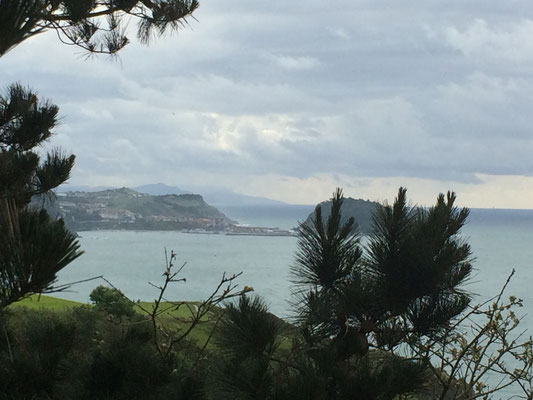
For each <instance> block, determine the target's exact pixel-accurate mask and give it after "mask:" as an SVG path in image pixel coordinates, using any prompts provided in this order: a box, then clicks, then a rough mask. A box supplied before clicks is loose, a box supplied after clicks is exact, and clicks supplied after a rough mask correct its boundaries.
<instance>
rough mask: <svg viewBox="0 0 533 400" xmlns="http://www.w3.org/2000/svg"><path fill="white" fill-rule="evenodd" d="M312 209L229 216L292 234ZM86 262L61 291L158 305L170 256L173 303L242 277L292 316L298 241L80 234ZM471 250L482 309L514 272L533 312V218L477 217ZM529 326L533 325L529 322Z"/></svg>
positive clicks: (233, 211) (500, 213)
mask: <svg viewBox="0 0 533 400" xmlns="http://www.w3.org/2000/svg"><path fill="white" fill-rule="evenodd" d="M312 209H313V207H312V206H274V207H272V206H271V207H233V208H232V207H226V208H222V211H223V212H225V214H226V215H227V216H228V217H230V218H232V219H234V220H236V221H238V222H239V223H241V224H243V225H248V226H264V227H278V228H280V229H291V228H294V227H296V226H297V225H298V223H299V222H301V221H303V220H305V218H306V217H307V215H308V214H309V213H310V212H311V211H312ZM79 235H80V238H79V242H80V244H81V249H82V250H83V251H84V254H83V255H82V256H81V257H80V258H78V259H77V260H76V261H74V262H73V263H71V264H70V265H69V266H68V267H67V268H65V269H64V270H63V271H61V272H60V273H59V275H58V278H59V279H58V282H57V284H58V285H63V284H67V283H70V282H76V281H80V280H85V279H90V278H94V277H98V276H103V277H105V279H107V280H108V281H109V282H111V283H112V284H113V285H114V286H116V287H117V288H120V290H122V291H123V292H124V293H125V294H126V295H127V296H128V297H129V298H131V299H135V300H136V299H140V300H151V299H154V298H155V297H156V295H157V290H156V289H155V288H154V287H153V286H152V285H151V284H154V285H156V286H157V285H158V284H159V283H161V282H162V280H163V279H162V278H163V277H162V273H163V272H164V270H165V266H166V255H165V254H167V256H168V255H169V254H170V252H171V251H173V252H175V253H176V254H177V257H176V262H175V264H176V265H177V266H181V265H182V264H186V265H185V267H184V268H183V270H182V272H181V274H180V277H182V278H185V279H186V281H184V282H180V283H176V284H175V285H174V286H173V287H171V288H170V289H169V290H168V293H166V297H167V298H168V299H172V300H201V299H203V298H206V297H207V296H209V295H210V294H211V292H212V289H213V288H214V287H216V285H217V284H218V283H219V282H220V279H221V277H222V276H223V274H226V276H230V275H233V274H241V275H240V276H239V277H238V279H236V281H235V283H236V284H238V285H239V287H241V288H242V287H244V286H245V285H246V286H249V287H253V288H254V292H255V293H256V294H257V295H259V296H261V297H263V299H264V300H265V301H266V303H267V304H268V305H269V307H270V310H271V311H272V312H273V313H275V314H277V315H280V316H285V315H289V314H290V299H291V276H290V267H291V265H293V263H294V256H295V252H296V250H297V238H295V237H276V236H272V237H270V236H226V235H221V234H190V233H182V232H169V231H86V232H79ZM462 236H463V238H464V239H465V240H466V241H467V242H468V243H469V244H470V245H471V247H472V253H473V258H474V262H473V264H474V267H475V271H474V274H473V275H472V277H471V278H470V280H469V281H468V283H467V284H466V285H465V286H464V288H465V289H466V290H468V291H470V292H472V293H474V294H475V297H476V298H477V299H478V300H479V301H481V300H485V299H488V298H490V297H492V296H494V295H496V294H497V293H498V292H499V290H500V289H501V287H502V285H503V284H504V283H505V281H506V279H507V277H508V276H509V275H510V274H511V271H512V270H513V269H514V270H515V274H514V276H513V278H512V279H511V282H510V284H509V286H508V288H507V292H506V293H507V294H508V295H511V294H512V295H514V296H517V297H519V298H522V299H523V300H524V308H523V310H524V311H525V312H526V313H527V311H528V310H532V309H533V210H502V209H473V210H471V213H470V217H469V220H468V223H467V224H466V225H465V227H464V228H463V230H462ZM103 283H104V282H103V281H101V280H98V279H97V280H93V281H89V282H86V283H79V284H75V285H73V286H72V287H71V288H70V289H69V290H68V291H65V292H62V293H58V294H57V296H58V297H63V298H67V299H71V300H76V301H82V302H89V294H90V292H91V290H92V289H93V288H94V287H95V286H97V285H99V284H103ZM525 319H526V321H531V319H530V318H529V316H526V317H525Z"/></svg>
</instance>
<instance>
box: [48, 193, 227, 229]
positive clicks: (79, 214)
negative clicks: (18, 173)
mask: <svg viewBox="0 0 533 400" xmlns="http://www.w3.org/2000/svg"><path fill="white" fill-rule="evenodd" d="M57 201H58V203H59V209H60V211H61V213H62V215H63V218H64V220H65V223H66V225H67V227H69V228H70V229H73V230H75V231H81V230H93V229H135V230H137V229H138V230H180V229H194V228H203V229H206V230H223V229H224V228H225V227H226V226H228V225H229V224H231V223H233V221H231V220H230V219H229V218H227V217H226V216H225V215H224V214H223V213H221V212H220V211H219V210H218V209H217V208H215V207H213V206H211V205H209V204H207V203H206V202H205V201H204V199H203V198H202V196H200V195H197V194H180V195H176V194H169V195H161V196H152V195H149V194H145V193H140V192H138V191H136V190H133V189H128V188H120V189H108V190H103V191H98V192H80V191H76V192H66V193H58V195H57Z"/></svg>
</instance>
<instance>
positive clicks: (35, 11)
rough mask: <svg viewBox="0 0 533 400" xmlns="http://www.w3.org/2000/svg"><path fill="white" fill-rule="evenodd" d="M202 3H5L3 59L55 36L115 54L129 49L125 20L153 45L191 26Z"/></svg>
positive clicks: (0, 13)
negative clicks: (154, 39)
mask: <svg viewBox="0 0 533 400" xmlns="http://www.w3.org/2000/svg"><path fill="white" fill-rule="evenodd" d="M198 5H199V4H198V1H197V0H153V1H152V0H141V1H139V0H66V1H59V0H0V57H1V56H3V55H4V54H6V53H7V52H8V51H9V50H11V49H12V48H13V47H15V46H17V45H18V44H20V43H21V42H23V41H24V40H26V39H28V38H31V37H32V36H35V35H38V34H40V33H43V32H46V31H48V30H55V31H56V32H57V34H58V37H59V39H60V40H61V41H62V42H63V43H66V44H69V45H75V46H78V47H81V48H82V49H84V50H85V51H87V52H89V54H91V53H106V54H115V53H117V52H118V51H119V50H121V49H122V48H124V46H126V45H127V44H128V43H129V41H130V40H129V39H128V37H127V36H126V33H125V29H124V28H123V27H122V20H123V19H124V18H125V19H128V18H130V17H132V18H133V19H136V20H137V21H138V29H137V36H138V37H139V39H140V40H141V41H142V42H144V43H148V41H149V40H150V37H151V36H152V34H153V33H154V32H155V33H157V34H160V35H161V34H164V33H165V32H166V31H167V30H177V29H178V28H180V27H182V26H183V25H185V24H186V23H187V20H186V18H187V17H189V16H191V14H192V13H193V12H194V10H196V9H197V8H198Z"/></svg>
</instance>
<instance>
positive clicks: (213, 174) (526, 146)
mask: <svg viewBox="0 0 533 400" xmlns="http://www.w3.org/2000/svg"><path fill="white" fill-rule="evenodd" d="M195 17H196V20H192V19H191V20H190V21H189V22H190V26H189V27H187V28H185V29H184V30H182V31H180V32H179V33H178V34H174V35H172V36H168V37H164V38H160V39H158V40H156V41H154V42H153V43H152V44H151V45H150V46H149V47H146V46H143V45H140V44H139V43H137V42H136V41H135V40H133V41H132V43H131V44H130V45H128V47H127V48H126V49H124V50H123V51H122V52H121V55H120V58H119V60H112V59H110V58H108V57H105V56H100V57H95V58H91V59H89V60H86V59H85V58H84V57H83V54H82V53H81V52H80V50H78V49H75V48H72V47H69V46H65V45H61V44H60V42H59V41H58V40H57V37H56V35H55V34H54V33H53V32H51V33H48V34H44V35H40V36H38V37H35V38H33V39H31V40H28V41H26V42H24V43H23V44H21V45H20V46H18V47H16V48H15V49H13V50H12V51H10V52H9V53H8V54H7V55H5V56H4V57H2V58H1V59H0V77H1V82H2V84H3V85H4V86H5V85H7V84H9V83H11V82H14V81H19V82H21V83H23V84H25V85H29V86H31V87H32V88H33V89H35V90H36V91H38V93H39V94H40V96H41V97H43V98H44V97H46V98H49V99H51V100H52V101H53V102H55V103H56V104H57V105H58V106H59V107H60V110H61V111H60V112H61V117H62V119H61V124H60V126H59V127H58V128H57V130H56V132H57V134H56V136H55V138H54V140H53V141H52V144H53V145H57V146H61V147H62V148H64V149H65V150H66V151H69V152H73V153H75V154H76V155H77V164H76V167H75V171H74V174H73V176H72V178H71V180H70V182H71V183H72V184H77V185H112V186H135V185H139V184H144V183H156V182H164V183H167V184H169V185H177V186H180V187H183V188H189V187H192V186H197V185H213V186H220V187H227V188H231V189H233V190H235V191H237V192H240V193H243V194H248V195H256V196H262V197H268V198H273V199H277V200H282V201H286V202H289V203H299V204H312V203H316V202H318V201H322V200H324V199H326V198H328V197H329V196H330V194H331V193H332V191H333V190H334V189H335V187H336V186H341V187H343V188H344V190H345V193H346V194H347V195H349V196H353V197H357V198H359V197H362V198H369V199H373V200H383V199H392V198H393V196H394V194H395V193H396V191H397V188H398V186H400V185H402V186H406V187H407V188H408V189H409V195H410V198H411V199H412V200H413V202H415V203H418V204H430V203H432V202H433V200H434V198H435V196H436V195H437V193H438V192H442V191H446V190H454V191H456V192H457V194H458V200H459V202H460V204H461V205H466V206H469V207H501V208H533V132H532V129H533V3H532V2H531V1H530V0H523V1H513V0H507V1H496V0H494V1H486V0H473V1H468V2H465V1H464V0H448V1H441V0H439V1H436V0H424V1H422V0H418V1H410V0H404V1H396V0H389V1H379V2H376V1H370V0H358V1H354V0H346V1H341V0H340V1H336V2H333V3H332V2H324V1H315V0H305V1H304V0H301V1H293V2H281V1H272V0H270V1H263V0H254V1H231V0H203V1H202V2H201V4H200V8H199V10H198V11H197V12H196V14H195ZM131 27H132V28H134V24H133V23H132V24H131ZM134 35H135V34H134V29H132V35H131V36H134Z"/></svg>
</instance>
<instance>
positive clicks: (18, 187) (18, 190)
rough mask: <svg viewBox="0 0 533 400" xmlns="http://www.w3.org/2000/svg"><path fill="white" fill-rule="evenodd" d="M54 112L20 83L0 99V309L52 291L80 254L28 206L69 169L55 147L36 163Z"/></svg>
mask: <svg viewBox="0 0 533 400" xmlns="http://www.w3.org/2000/svg"><path fill="white" fill-rule="evenodd" d="M2 4H3V3H2ZM57 113H58V108H57V106H55V105H53V104H51V103H50V102H48V101H44V102H40V101H39V100H38V98H37V96H36V95H35V94H34V93H33V92H31V91H30V90H28V89H25V88H23V87H22V86H20V85H11V86H9V87H8V88H7V90H6V93H5V94H2V95H0V243H1V246H0V309H1V308H3V307H5V306H6V305H8V304H10V303H12V302H14V301H16V300H18V299H19V298H21V297H24V296H26V295H28V294H31V293H38V292H43V291H46V290H50V289H52V286H53V283H54V282H55V280H56V273H57V272H58V271H60V270H61V269H62V268H64V267H65V266H67V265H68V264H69V263H70V262H72V261H73V260H75V259H76V258H77V257H79V256H80V255H81V252H80V251H79V245H78V243H77V242H76V240H75V237H74V235H73V234H71V233H70V232H69V231H68V230H67V229H66V228H65V226H64V223H63V221H62V220H52V219H51V218H50V217H49V216H48V214H47V213H46V212H45V211H40V210H34V209H32V208H30V207H27V206H28V205H29V203H30V201H31V199H32V197H33V198H36V197H39V198H43V197H45V196H46V195H49V194H50V191H51V190H52V189H54V188H56V187H57V186H59V185H60V184H62V183H63V182H65V181H66V180H67V179H68V177H69V175H70V171H71V169H72V166H73V165H74V156H73V155H71V156H66V155H64V154H62V153H61V151H60V150H58V149H55V150H52V151H51V152H49V153H48V154H47V155H46V157H45V159H44V160H41V156H40V152H38V150H37V148H38V147H39V146H40V145H42V144H43V143H44V142H45V141H46V140H47V139H49V138H50V136H51V135H52V129H53V128H54V126H55V125H56V123H57Z"/></svg>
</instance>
